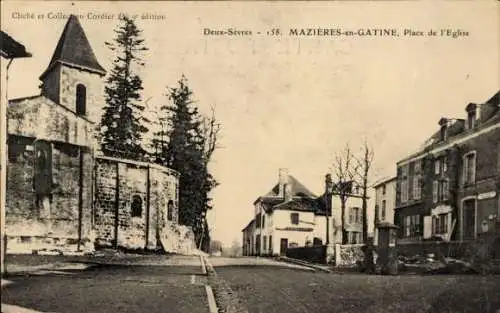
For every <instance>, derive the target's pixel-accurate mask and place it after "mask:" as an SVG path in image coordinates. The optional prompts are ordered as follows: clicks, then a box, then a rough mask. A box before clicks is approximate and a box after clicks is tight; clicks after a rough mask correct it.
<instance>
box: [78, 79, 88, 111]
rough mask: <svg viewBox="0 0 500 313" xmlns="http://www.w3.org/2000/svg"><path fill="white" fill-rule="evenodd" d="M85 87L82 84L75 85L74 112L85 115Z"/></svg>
mask: <svg viewBox="0 0 500 313" xmlns="http://www.w3.org/2000/svg"><path fill="white" fill-rule="evenodd" d="M86 111H87V88H85V86H84V85H82V84H78V85H76V114H77V115H85V114H86V113H87V112H86Z"/></svg>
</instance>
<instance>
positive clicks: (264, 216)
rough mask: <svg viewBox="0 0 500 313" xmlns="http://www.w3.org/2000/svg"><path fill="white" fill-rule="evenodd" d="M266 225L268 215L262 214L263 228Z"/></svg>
mask: <svg viewBox="0 0 500 313" xmlns="http://www.w3.org/2000/svg"><path fill="white" fill-rule="evenodd" d="M264 227H266V215H264V214H263V215H262V228H264Z"/></svg>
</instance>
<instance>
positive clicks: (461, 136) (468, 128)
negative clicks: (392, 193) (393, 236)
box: [395, 93, 500, 243]
mask: <svg viewBox="0 0 500 313" xmlns="http://www.w3.org/2000/svg"><path fill="white" fill-rule="evenodd" d="M465 111H466V118H464V119H452V118H441V119H440V120H439V130H438V131H437V132H436V133H435V134H434V135H433V136H432V137H431V138H429V140H427V142H426V143H425V145H424V146H423V147H422V148H421V149H419V150H418V151H417V152H416V153H413V154H411V155H409V156H408V157H406V158H404V159H403V160H400V161H399V162H397V171H398V172H397V193H396V210H395V221H396V224H397V225H398V226H399V227H400V233H399V237H400V238H399V242H400V243H405V242H419V241H421V240H426V239H431V240H432V239H434V240H445V241H450V240H458V241H467V240H473V239H475V238H477V236H480V235H481V234H484V233H488V232H491V231H494V230H495V229H496V228H497V221H498V216H499V210H500V199H499V195H498V193H499V186H500V104H499V93H496V94H495V95H494V96H493V97H491V98H490V99H489V100H488V101H486V102H485V103H482V104H476V103H470V104H468V105H467V106H466V108H465Z"/></svg>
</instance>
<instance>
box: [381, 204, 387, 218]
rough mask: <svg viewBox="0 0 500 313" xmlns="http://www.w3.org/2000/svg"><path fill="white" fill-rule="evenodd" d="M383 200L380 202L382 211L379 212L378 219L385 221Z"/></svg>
mask: <svg viewBox="0 0 500 313" xmlns="http://www.w3.org/2000/svg"><path fill="white" fill-rule="evenodd" d="M385 206H386V203H385V200H382V210H381V211H380V219H381V220H382V221H383V220H385Z"/></svg>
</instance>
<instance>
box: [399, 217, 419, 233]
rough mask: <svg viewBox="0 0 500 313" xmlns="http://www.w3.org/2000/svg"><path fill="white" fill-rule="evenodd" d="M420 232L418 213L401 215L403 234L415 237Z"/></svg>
mask: <svg viewBox="0 0 500 313" xmlns="http://www.w3.org/2000/svg"><path fill="white" fill-rule="evenodd" d="M421 233H422V231H421V227H420V215H408V216H404V217H403V236H404V237H415V236H420V235H421Z"/></svg>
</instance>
